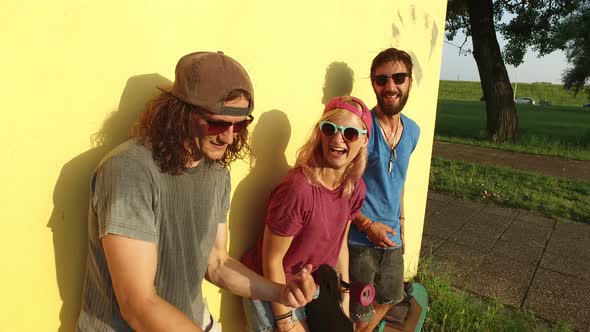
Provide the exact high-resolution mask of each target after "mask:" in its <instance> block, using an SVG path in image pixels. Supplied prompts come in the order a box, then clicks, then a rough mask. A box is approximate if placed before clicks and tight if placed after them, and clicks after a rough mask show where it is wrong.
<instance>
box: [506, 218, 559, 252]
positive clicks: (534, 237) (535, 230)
mask: <svg viewBox="0 0 590 332" xmlns="http://www.w3.org/2000/svg"><path fill="white" fill-rule="evenodd" d="M552 231H553V230H552V229H550V228H546V227H538V226H536V225H535V224H530V223H512V224H511V225H510V226H509V227H508V229H506V232H504V235H502V237H501V238H500V239H501V240H504V241H511V242H523V243H526V244H529V245H534V246H537V247H545V245H546V244H547V240H548V239H549V236H550V235H551V232H552Z"/></svg>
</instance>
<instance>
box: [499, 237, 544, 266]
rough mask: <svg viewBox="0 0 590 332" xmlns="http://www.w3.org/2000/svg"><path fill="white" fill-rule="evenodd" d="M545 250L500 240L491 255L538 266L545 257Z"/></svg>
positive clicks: (518, 242)
mask: <svg viewBox="0 0 590 332" xmlns="http://www.w3.org/2000/svg"><path fill="white" fill-rule="evenodd" d="M543 249H544V248H543V247H538V246H532V245H530V244H526V243H523V242H521V241H505V240H498V242H496V244H495V245H494V247H493V248H492V250H491V251H490V254H491V255H494V256H500V257H505V258H508V259H511V260H514V261H517V262H519V263H521V262H522V263H526V264H530V265H533V266H536V265H537V264H538V263H539V260H540V259H541V255H543Z"/></svg>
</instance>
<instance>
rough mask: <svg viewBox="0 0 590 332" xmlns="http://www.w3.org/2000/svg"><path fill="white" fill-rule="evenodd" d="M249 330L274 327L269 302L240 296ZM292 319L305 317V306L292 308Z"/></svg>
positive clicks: (263, 331) (256, 331)
mask: <svg viewBox="0 0 590 332" xmlns="http://www.w3.org/2000/svg"><path fill="white" fill-rule="evenodd" d="M242 305H243V306H244V313H245V314H246V321H247V323H248V331H249V332H272V331H273V330H274V329H275V328H276V324H275V318H274V313H273V311H272V305H271V302H268V301H261V300H254V299H249V298H246V297H243V298H242ZM292 319H293V321H300V320H303V319H305V307H301V308H294V309H293V317H292Z"/></svg>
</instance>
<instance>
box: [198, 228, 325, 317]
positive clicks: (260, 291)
mask: <svg viewBox="0 0 590 332" xmlns="http://www.w3.org/2000/svg"><path fill="white" fill-rule="evenodd" d="M226 244H227V225H226V224H219V225H218V226H217V236H216V239H215V245H214V246H213V249H212V251H211V254H210V255H209V261H208V266H207V274H206V275H205V278H207V280H209V281H210V282H212V283H213V284H215V285H217V286H219V287H221V288H224V289H227V290H228V291H230V292H232V293H234V294H236V295H239V296H243V297H251V298H256V299H260V300H265V301H273V302H279V303H282V304H284V305H287V306H291V307H302V306H304V305H305V304H307V303H308V302H309V301H311V299H312V297H313V293H314V292H315V283H314V281H313V278H312V276H311V273H310V272H311V266H306V267H305V268H304V269H303V270H302V271H301V272H300V273H299V274H297V276H296V277H294V278H293V280H291V281H290V282H289V284H287V285H284V283H283V284H279V283H277V282H272V281H270V280H268V279H265V278H263V277H262V276H260V275H258V274H257V273H255V272H254V271H251V270H250V269H248V268H247V267H246V266H244V265H243V264H242V263H240V262H239V261H237V260H235V259H233V258H231V257H230V256H229V255H228V253H227V249H226Z"/></svg>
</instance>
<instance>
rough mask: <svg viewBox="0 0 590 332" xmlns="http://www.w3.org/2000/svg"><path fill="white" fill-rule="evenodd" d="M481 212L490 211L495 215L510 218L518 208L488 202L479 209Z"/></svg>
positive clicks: (515, 213) (516, 212) (517, 211)
mask: <svg viewBox="0 0 590 332" xmlns="http://www.w3.org/2000/svg"><path fill="white" fill-rule="evenodd" d="M481 213H491V214H495V215H497V216H502V217H507V219H509V220H510V219H512V218H514V216H516V215H517V214H518V213H519V210H518V209H513V208H507V207H504V206H499V205H496V204H494V203H489V204H487V205H486V207H485V208H483V210H481Z"/></svg>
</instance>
